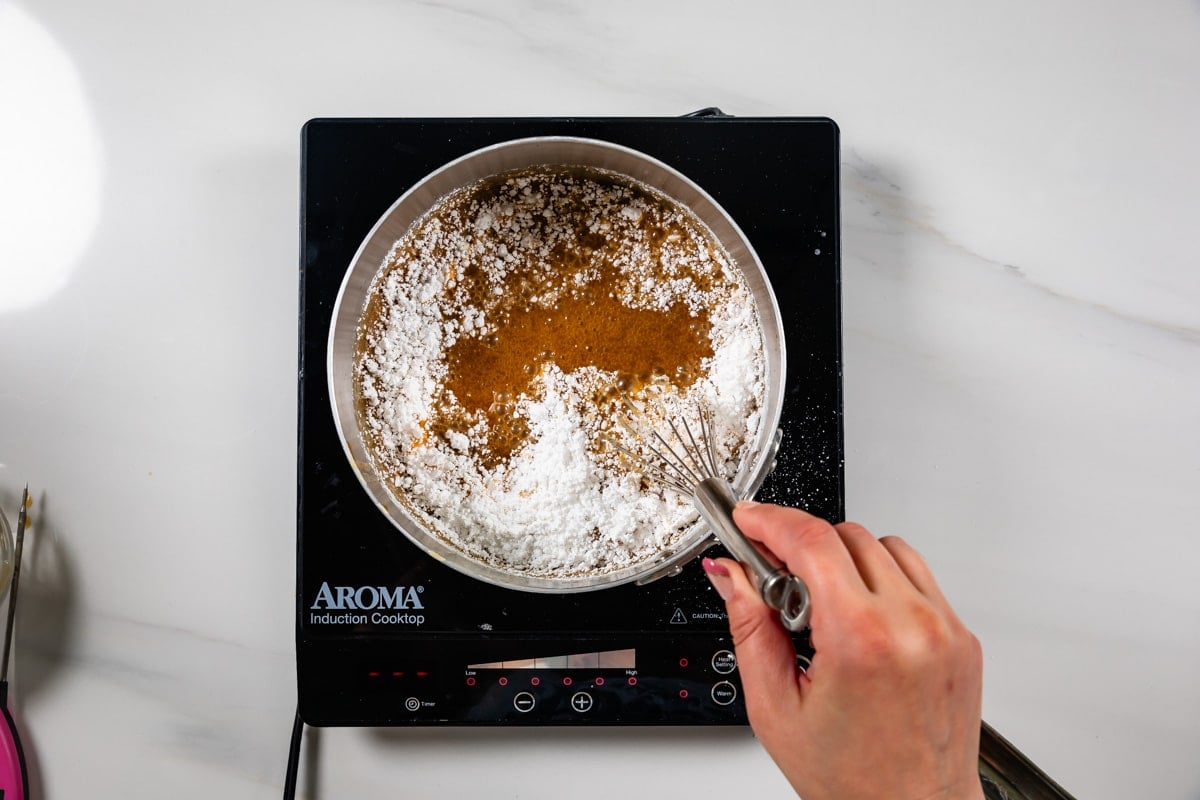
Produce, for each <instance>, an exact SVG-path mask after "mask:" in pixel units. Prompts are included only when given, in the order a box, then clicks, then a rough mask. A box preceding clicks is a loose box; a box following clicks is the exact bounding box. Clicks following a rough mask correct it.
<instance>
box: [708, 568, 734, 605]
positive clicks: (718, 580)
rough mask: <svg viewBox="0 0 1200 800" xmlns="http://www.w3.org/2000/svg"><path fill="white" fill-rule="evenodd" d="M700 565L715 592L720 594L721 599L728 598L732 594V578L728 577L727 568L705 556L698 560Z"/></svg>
mask: <svg viewBox="0 0 1200 800" xmlns="http://www.w3.org/2000/svg"><path fill="white" fill-rule="evenodd" d="M700 566H701V567H703V568H704V574H705V575H707V576H708V580H709V583H711V584H712V585H713V588H714V589H716V590H717V594H719V595H721V599H722V600H728V599H729V598H730V597H732V596H733V580H732V579H731V578H730V577H729V570H728V569H726V568H725V565H724V564H719V563H717V562H716V561H713V560H712V559H711V558H706V559H704V560H702V561H701V562H700Z"/></svg>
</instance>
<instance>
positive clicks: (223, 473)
mask: <svg viewBox="0 0 1200 800" xmlns="http://www.w3.org/2000/svg"><path fill="white" fill-rule="evenodd" d="M1198 97H1200V7H1198V6H1197V5H1196V4H1195V3H1165V2H1158V3H1140V4H1133V3H1126V4H1102V5H1101V6H1097V5H1096V4H1095V3H1087V2H1083V1H1082V0H1070V1H1069V2H1060V3H1020V4H1017V5H1015V6H1014V5H1013V4H996V3H993V4H968V3H960V2H952V0H940V1H939V0H933V1H932V2H931V1H928V0H926V1H924V2H917V3H907V4H892V5H891V6H888V5H887V4H866V3H820V4H816V3H789V2H782V0H781V1H780V2H767V1H762V0H744V1H743V2H738V3H714V2H703V3H665V2H664V3H657V4H651V3H646V2H633V1H632V0H628V1H627V0H621V1H620V2H609V3H584V2H566V3H557V2H536V1H535V0H525V1H524V2H513V3H506V4H499V3H490V2H486V0H458V2H448V3H439V2H390V3H380V2H369V1H367V0H351V1H350V2H341V3H327V2H316V1H315V0H296V2H291V3H285V2H246V3H182V2H163V3H140V2H132V0H112V2H106V3H83V2H72V0H38V2H36V3H35V2H28V1H27V0H23V1H22V2H13V1H12V0H0V109H3V111H2V112H0V119H2V120H3V123H2V125H0V343H2V346H0V375H2V376H3V383H2V384H0V504H2V505H3V507H4V508H5V509H6V510H8V512H9V514H10V515H11V514H12V513H13V512H14V511H15V507H16V500H17V495H18V492H19V490H20V487H21V485H22V484H23V483H24V482H26V481H28V483H29V485H30V486H31V488H32V490H33V493H34V496H35V499H36V506H35V509H34V517H35V520H36V524H35V525H34V527H33V528H32V529H31V532H30V537H29V540H28V550H27V552H26V557H27V561H26V570H27V572H26V574H25V576H24V581H23V586H22V606H23V607H22V609H21V613H20V615H19V630H18V634H17V636H16V656H15V658H16V661H15V667H14V670H15V671H14V674H13V676H12V678H13V697H12V704H13V706H14V708H15V709H16V712H17V715H18V718H19V719H20V721H21V725H22V726H23V730H24V732H25V736H26V740H27V746H28V748H29V750H30V754H31V760H32V762H33V765H34V767H35V781H36V784H37V788H38V789H39V790H40V791H39V794H37V795H36V796H38V797H41V798H47V799H48V800H49V799H53V800H64V799H66V800H70V799H72V798H83V797H103V798H117V797H122V798H162V797H172V798H177V800H187V799H189V798H197V800H199V798H209V797H214V796H220V797H237V798H271V797H279V796H280V790H281V785H282V777H283V771H284V762H285V757H286V751H287V736H288V732H289V729H290V725H291V718H292V712H293V709H294V705H295V684H294V663H293V614H294V605H293V587H294V583H293V582H294V544H295V543H294V538H295V488H294V487H295V406H296V384H295V369H296V367H295V364H296V304H297V289H296V287H297V263H298V253H297V238H298V237H297V228H298V205H299V196H298V173H299V143H300V127H301V125H302V124H303V123H304V122H305V121H306V120H308V119H309V118H311V117H317V116H325V117H328V116H394V117H403V116H508V115H530V116H534V115H550V114H553V115H597V116H608V115H613V116H617V115H660V116H670V115H676V114H680V113H684V112H687V111H691V110H693V109H696V108H700V107H704V106H709V105H717V106H720V107H722V108H723V109H724V110H725V111H727V112H729V113H733V114H737V115H746V116H751V115H823V116H824V115H827V116H830V117H832V118H834V119H835V120H836V121H837V122H838V123H839V125H840V127H841V131H842V146H843V151H842V167H843V180H842V208H843V229H842V247H843V291H844V300H843V305H844V325H845V330H844V341H845V396H846V401H845V402H846V415H845V424H846V436H847V454H846V469H847V486H848V496H847V503H848V511H849V515H850V516H851V517H852V518H854V519H857V520H860V521H862V522H864V523H866V524H868V525H869V526H871V527H873V528H874V529H875V530H876V532H878V533H883V532H895V533H900V534H902V535H904V536H905V537H907V538H908V539H909V540H910V541H912V542H913V543H914V544H915V545H916V546H917V547H918V548H919V549H921V550H922V551H923V552H924V553H925V554H926V556H927V557H928V559H929V561H930V562H931V563H932V565H933V567H934V569H935V571H936V572H937V574H938V575H939V577H940V579H941V581H942V583H943V585H944V588H945V589H946V592H947V594H948V595H949V596H950V597H951V599H952V600H953V601H954V602H955V604H956V606H957V607H958V608H959V610H960V612H961V614H962V616H963V617H964V618H965V619H966V620H967V622H968V624H969V625H970V626H971V627H972V628H973V629H974V630H975V631H976V632H977V633H978V635H979V637H980V639H981V640H982V642H983V646H984V650H985V653H986V676H985V684H986V688H985V717H986V718H987V719H988V720H989V721H991V722H992V723H993V724H994V725H995V726H996V727H997V728H998V729H999V730H1000V731H1001V732H1002V733H1004V734H1006V735H1007V736H1008V737H1009V738H1010V739H1012V740H1013V741H1014V742H1015V743H1017V744H1018V745H1019V746H1020V747H1022V748H1023V749H1024V750H1025V751H1026V752H1027V753H1028V754H1029V755H1030V756H1031V757H1032V758H1034V760H1036V761H1037V762H1038V763H1039V764H1041V765H1042V766H1043V767H1044V768H1045V769H1046V770H1047V771H1048V772H1050V773H1051V774H1052V775H1053V776H1055V777H1056V778H1057V779H1058V780H1059V781H1060V782H1062V783H1063V784H1064V785H1065V786H1066V787H1067V788H1068V789H1070V790H1071V791H1072V792H1074V793H1075V794H1076V795H1077V796H1079V797H1080V798H1085V797H1086V798H1130V797H1153V798H1156V800H1172V798H1177V799H1178V800H1186V799H1191V798H1195V797H1197V796H1198V795H1200V765H1198V762H1197V760H1196V754H1197V753H1200V584H1198V582H1197V566H1198V565H1200V535H1198V534H1200V526H1198V525H1197V519H1198V518H1200V261H1198V259H1197V252H1198V251H1197V246H1196V241H1197V221H1198V220H1200V190H1198V189H1197V187H1198V186H1200V166H1198V165H1200V156H1198V155H1197V142H1200V103H1198V102H1197V98H1198ZM310 742H311V743H315V746H314V747H310V749H309V752H308V754H307V756H308V768H307V769H306V785H307V786H308V788H309V790H311V794H310V796H312V797H324V798H330V797H349V798H384V797H387V798H392V797H434V796H448V797H471V796H488V797H504V798H517V797H519V798H541V797H545V798H550V797H559V796H561V795H562V794H563V791H564V787H567V788H569V790H570V794H571V796H574V797H581V798H583V797H595V798H600V797H613V796H635V797H645V796H653V795H657V796H671V797H674V796H687V797H714V798H715V797H728V796H733V795H734V794H735V793H736V794H739V795H745V794H748V793H750V792H757V793H759V794H758V796H764V797H783V796H786V795H787V786H786V783H785V782H784V781H783V780H782V778H781V777H780V776H779V775H778V774H777V773H776V772H775V770H774V768H773V766H772V764H771V762H770V760H769V759H768V758H767V757H766V755H765V754H764V753H762V752H761V751H760V750H759V748H758V746H757V745H756V743H755V742H754V741H753V739H752V737H751V735H750V734H749V732H748V731H745V730H734V731H730V730H723V731H704V730H687V731H669V730H567V731H561V730H554V731H544V730H514V729H503V730H485V731H463V730H422V731H402V732H396V731H379V730H323V731H321V732H320V733H319V735H318V736H315V737H312V738H310Z"/></svg>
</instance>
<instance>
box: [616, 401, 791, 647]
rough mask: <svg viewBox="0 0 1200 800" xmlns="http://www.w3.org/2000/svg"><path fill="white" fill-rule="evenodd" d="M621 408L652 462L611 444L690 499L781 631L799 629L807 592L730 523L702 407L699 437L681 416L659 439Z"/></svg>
mask: <svg viewBox="0 0 1200 800" xmlns="http://www.w3.org/2000/svg"><path fill="white" fill-rule="evenodd" d="M623 404H624V406H625V409H626V411H627V412H628V419H626V420H623V422H624V424H623V427H624V428H625V430H626V431H627V432H628V433H629V434H630V436H631V437H632V438H633V439H634V440H636V441H637V442H638V444H639V445H640V447H641V448H642V449H643V450H645V451H646V452H648V453H649V454H650V457H646V456H645V455H644V454H643V453H639V452H636V451H635V450H634V449H630V448H628V447H625V446H623V445H622V444H620V442H617V441H613V444H614V446H615V447H617V449H619V450H620V451H621V452H622V453H624V454H625V455H627V456H628V457H630V458H631V459H633V460H634V461H635V462H636V463H637V465H638V466H639V467H640V468H641V470H642V473H643V474H644V475H645V476H646V477H647V478H650V479H651V480H653V481H655V482H656V483H659V484H661V485H662V486H665V487H667V488H670V489H673V490H675V491H677V492H679V493H680V494H682V495H684V496H685V497H691V498H692V504H693V505H694V506H695V507H696V510H697V511H699V512H700V516H702V517H703V518H704V521H705V522H707V523H708V526H709V527H710V528H712V531H713V533H714V534H716V537H717V540H718V541H720V543H721V544H723V545H724V546H725V549H726V550H728V551H729V552H730V554H731V555H732V556H733V557H734V558H736V559H737V560H738V561H740V562H741V563H742V564H743V565H745V566H746V567H748V568H749V570H750V572H751V573H752V574H753V577H754V582H755V583H756V584H757V586H758V591H759V594H760V595H762V599H763V602H764V603H766V604H767V605H768V606H770V607H771V608H774V609H776V610H777V611H779V618H780V620H782V622H783V626H784V627H785V628H787V629H788V630H791V631H800V630H803V629H804V628H805V627H806V626H807V625H808V619H809V615H810V613H811V610H812V604H811V603H810V600H809V594H808V587H807V586H806V585H805V584H804V581H802V580H801V579H800V578H798V577H796V576H795V575H792V574H791V573H789V572H787V571H785V570H783V569H781V568H780V567H776V566H775V565H774V564H772V563H771V562H770V561H768V560H767V558H766V557H765V556H763V554H762V553H761V552H759V550H758V548H757V547H756V546H755V545H754V543H753V542H751V541H750V540H749V539H747V538H746V536H745V534H743V533H742V531H741V530H740V529H739V528H738V526H737V523H735V522H734V521H733V507H734V505H736V504H737V497H736V496H735V495H734V493H733V489H732V488H731V487H730V485H729V482H728V481H727V480H726V479H725V478H724V476H723V472H722V470H721V469H720V468H718V466H717V457H716V454H715V453H714V452H713V444H712V441H713V432H712V422H711V420H710V419H709V416H708V413H707V411H706V409H704V408H703V407H701V408H700V414H699V419H700V422H699V425H700V430H699V431H698V435H697V433H695V432H693V431H692V427H691V426H690V425H688V422H687V420H686V419H684V418H683V417H682V416H681V417H680V418H679V420H678V422H676V421H675V420H673V419H671V418H670V417H667V418H666V419H665V422H666V428H669V429H670V436H663V435H662V434H661V433H659V431H658V430H656V429H654V428H653V427H651V426H650V425H649V424H643V425H636V424H635V423H634V421H635V420H642V421H643V422H645V415H644V414H643V413H642V411H641V410H640V409H638V408H637V406H635V405H634V404H633V403H632V402H631V401H629V400H628V399H627V398H625V399H624V400H623ZM659 427H662V426H659Z"/></svg>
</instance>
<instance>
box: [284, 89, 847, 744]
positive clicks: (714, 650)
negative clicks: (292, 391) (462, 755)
mask: <svg viewBox="0 0 1200 800" xmlns="http://www.w3.org/2000/svg"><path fill="white" fill-rule="evenodd" d="M548 135H553V136H579V137H586V138H594V139H601V140H604V141H609V142H613V143H616V144H620V145H624V146H626V147H631V148H633V149H635V150H639V151H641V152H643V153H646V154H647V155H650V156H652V157H654V158H657V159H659V160H661V161H663V162H665V163H667V164H668V165H670V166H672V167H674V168H675V169H677V170H679V171H680V172H682V173H683V174H684V175H686V176H687V177H689V178H691V179H692V180H693V181H695V182H696V183H697V184H699V185H700V186H701V187H703V188H704V189H705V190H706V191H707V192H708V193H709V194H710V195H711V196H712V197H713V198H714V199H715V200H716V202H717V203H718V204H720V205H721V206H722V207H723V208H724V209H725V210H726V211H727V212H728V213H729V215H730V216H731V217H732V218H733V219H734V220H735V221H736V222H737V224H738V225H739V226H740V227H741V229H742V230H743V232H744V233H745V234H746V236H747V238H748V239H749V241H750V242H751V244H752V245H753V247H754V248H755V250H756V252H757V253H758V255H759V257H760V259H761V261H762V263H763V265H764V267H765V269H766V272H767V274H768V277H769V279H770V281H771V284H772V286H773V288H774V291H775V294H776V297H777V300H778V303H779V307H780V310H781V313H782V319H783V326H784V333H785V340H786V349H787V365H786V395H785V400H784V404H783V410H782V418H781V422H780V430H781V432H782V445H781V448H780V450H779V454H778V460H777V466H776V468H775V470H774V471H773V472H772V473H771V474H770V475H769V476H768V477H767V479H766V481H765V482H764V484H763V486H762V489H761V490H760V492H759V493H758V499H760V500H766V501H772V502H778V503H783V504H788V505H794V506H798V507H801V508H805V509H806V510H808V511H810V512H812V513H814V514H818V515H820V516H823V517H825V518H827V519H830V520H833V521H840V520H841V519H843V517H844V486H843V441H842V395H841V330H840V252H839V229H838V130H837V126H836V125H835V124H834V123H833V122H832V121H831V120H828V119H823V118H803V117H771V118H757V117H728V116H726V115H723V114H720V113H719V112H717V111H715V110H710V111H706V112H700V113H698V115H694V116H689V117H671V118H537V119H530V118H523V119H500V118H493V119H317V120H312V121H310V122H309V123H308V124H307V125H306V126H305V127H304V130H303V137H302V142H303V154H302V173H301V259H300V330H299V334H300V342H299V345H300V347H299V441H298V508H297V583H296V614H297V616H296V651H297V653H296V656H297V658H296V660H297V679H298V688H299V710H300V716H301V718H302V719H303V720H304V721H305V722H306V723H308V724H311V725H622V724H641V725H710V724H744V723H745V721H746V714H745V708H744V705H743V703H742V698H741V684H740V681H739V679H738V670H737V660H736V658H735V656H734V653H733V645H732V642H731V641H730V637H729V631H728V627H727V621H726V618H725V612H724V607H723V605H722V603H721V601H720V598H719V597H718V596H717V594H716V592H715V591H714V590H713V589H712V588H711V587H710V585H709V583H708V581H707V579H706V578H705V576H704V574H703V571H702V570H701V568H700V564H699V559H697V560H695V561H692V562H690V563H687V564H685V565H684V566H683V567H682V569H680V570H678V571H677V573H676V574H668V575H663V576H661V577H659V578H658V579H657V580H653V581H651V582H648V583H644V584H643V585H636V584H627V585H622V586H617V587H613V588H606V589H601V590H595V591H590V592H582V593H573V594H535V593H528V592H521V591H515V590H511V589H504V588H500V587H496V586H493V585H491V584H487V583H483V582H480V581H478V580H476V579H474V578H471V577H468V576H466V575H464V574H461V573H458V572H456V571H454V570H453V569H451V568H449V567H447V566H445V565H444V564H442V563H441V562H439V561H437V560H435V559H433V558H432V557H430V556H429V555H427V554H426V553H425V552H424V551H423V550H421V549H420V548H418V547H417V546H416V545H414V544H413V543H412V542H410V541H409V540H408V539H407V538H406V537H405V536H404V534H403V533H402V532H401V531H399V530H398V529H397V528H396V527H394V526H393V525H392V523H391V522H390V521H389V519H388V518H387V517H386V516H385V515H384V513H383V512H382V511H381V510H380V509H379V508H377V507H376V506H375V505H374V503H373V502H372V500H371V498H370V497H369V496H368V495H367V493H366V491H365V490H364V489H363V488H362V486H361V485H360V484H359V481H358V479H357V477H356V475H355V473H354V471H353V469H352V468H351V466H350V464H349V463H348V461H347V458H346V455H345V452H344V450H343V447H342V444H341V441H340V440H339V435H338V431H337V428H336V426H335V422H334V418H333V414H332V412H331V408H330V401H329V392H328V388H327V374H326V350H327V346H328V337H329V329H330V321H331V314H332V311H333V307H334V303H335V301H336V299H337V294H338V290H339V287H340V285H341V282H342V278H343V276H344V274H345V272H346V270H347V269H348V267H349V266H350V263H351V260H352V259H353V257H354V255H355V252H356V250H357V249H358V247H359V245H360V244H361V243H362V241H363V239H364V238H365V237H366V235H367V233H368V232H369V231H370V229H371V228H372V226H373V225H374V224H375V222H376V221H377V220H378V219H379V218H380V217H381V216H382V215H383V214H384V212H385V211H387V209H388V208H389V207H390V206H391V205H392V203H394V202H395V201H396V199H397V198H399V197H400V195H402V194H403V193H404V192H405V191H406V190H407V189H408V188H409V187H411V186H412V185H413V184H414V183H416V182H417V181H419V180H420V179H421V178H423V177H424V176H425V175H427V174H428V173H430V172H432V171H434V170H435V169H437V168H439V167H441V166H442V165H444V164H446V163H447V162H449V161H452V160H453V159H455V158H458V157H459V156H462V155H464V154H466V153H469V152H471V151H473V150H476V149H478V148H481V147H484V146H486V145H490V144H494V143H497V142H502V141H507V140H510V139H518V138H525V137H530V136H548ZM719 550H720V548H719V546H718V545H716V544H715V543H714V544H713V546H712V549H711V551H710V552H709V554H710V555H715V554H717V553H718V551H719ZM796 643H797V652H798V656H797V657H798V660H799V663H800V665H801V666H803V665H804V664H805V663H806V659H807V656H809V655H811V650H810V649H809V646H808V641H807V638H806V636H805V635H804V634H799V635H797V637H796Z"/></svg>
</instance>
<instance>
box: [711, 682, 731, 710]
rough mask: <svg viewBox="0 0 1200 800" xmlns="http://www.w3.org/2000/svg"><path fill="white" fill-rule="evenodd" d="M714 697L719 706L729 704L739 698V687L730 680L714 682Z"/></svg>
mask: <svg viewBox="0 0 1200 800" xmlns="http://www.w3.org/2000/svg"><path fill="white" fill-rule="evenodd" d="M712 699H713V702H714V703H716V704H717V705H719V706H727V705H729V704H730V703H732V702H733V701H734V700H736V699H737V687H736V686H734V685H733V684H732V683H730V682H729V681H721V682H720V683H716V684H713V687H712Z"/></svg>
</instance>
